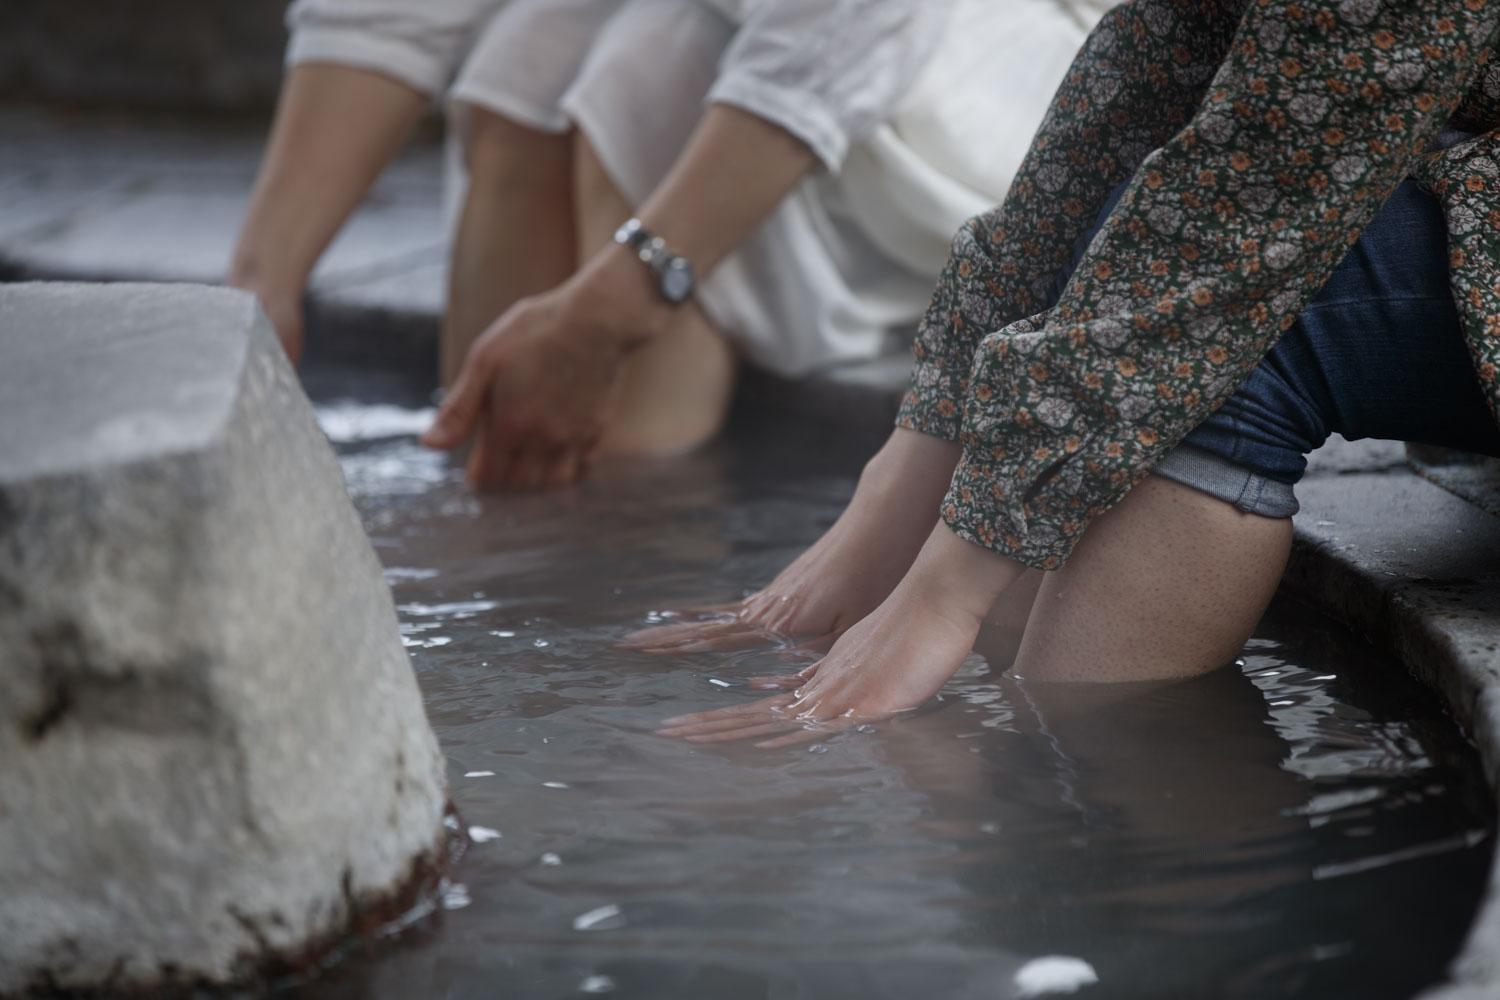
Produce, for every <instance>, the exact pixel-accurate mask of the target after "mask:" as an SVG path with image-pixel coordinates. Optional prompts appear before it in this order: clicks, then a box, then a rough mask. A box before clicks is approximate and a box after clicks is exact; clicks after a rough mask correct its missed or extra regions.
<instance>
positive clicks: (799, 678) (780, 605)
mask: <svg viewBox="0 0 1500 1000" xmlns="http://www.w3.org/2000/svg"><path fill="white" fill-rule="evenodd" d="M826 540H827V537H826V536H825V541H826ZM819 544H820V545H822V544H823V543H822V542H820V543H819ZM817 548H818V547H817V546H815V547H814V550H810V551H809V553H808V555H809V556H812V555H814V553H815V552H816V550H817ZM804 558H805V559H806V557H804ZM830 558H831V555H830V552H827V551H825V552H823V553H819V554H817V555H816V556H815V558H813V559H808V560H807V561H806V563H805V564H804V565H802V566H799V565H798V564H797V563H794V564H793V565H792V566H791V567H789V568H788V571H787V572H786V573H784V574H783V575H782V577H778V578H777V580H776V581H774V582H773V583H772V584H771V586H770V587H768V588H767V589H766V590H764V591H762V592H760V593H759V594H756V595H755V596H753V597H751V598H750V599H748V600H747V601H746V602H744V604H743V605H742V606H741V608H740V610H739V612H738V613H737V614H736V615H735V617H734V619H733V620H731V621H709V622H698V623H688V624H683V625H672V626H665V627H663V628H659V629H648V630H646V631H643V632H638V633H636V634H635V635H633V636H631V637H629V638H628V639H627V640H626V642H625V645H626V646H627V647H629V648H635V649H639V650H644V651H652V652H695V651H698V650H704V649H724V648H737V647H740V646H743V645H748V644H751V642H752V641H753V640H754V639H757V638H759V639H760V640H762V641H763V640H764V639H765V638H767V637H769V636H770V635H773V634H777V633H778V630H777V629H776V628H775V627H773V625H772V624H771V623H776V622H779V623H783V624H784V625H785V627H786V628H787V629H788V632H790V633H791V634H797V633H798V632H800V633H801V634H804V635H805V634H807V633H808V632H809V631H810V632H818V631H821V630H822V629H823V628H832V629H834V630H835V631H834V632H827V633H824V634H822V635H821V636H819V637H818V638H817V640H816V641H817V642H818V643H821V642H831V648H830V649H829V650H828V653H827V655H825V656H824V657H823V658H822V659H820V660H818V661H817V662H816V663H814V664H812V665H811V666H809V667H807V668H806V669H804V670H802V671H800V672H798V673H795V674H791V675H789V676H786V677H762V678H756V679H754V680H752V681H751V686H752V687H759V688H762V689H776V690H780V691H782V692H783V693H780V694H776V695H772V696H770V697H767V698H763V699H761V700H759V701H755V702H751V703H748V704H744V705H737V706H733V707H730V708H722V709H717V710H714V711H710V712H699V713H694V714H692V715H684V716H678V717H677V718H673V719H668V720H666V721H665V722H664V723H663V724H662V728H661V729H660V730H659V732H660V733H661V734H662V735H664V736H671V737H677V738H681V739H685V740H687V741H689V742H692V743H722V742H730V741H738V740H748V739H754V740H757V741H758V742H757V743H756V744H755V745H756V746H757V747H761V748H766V749H771V748H777V747H785V746H792V745H795V744H799V743H808V742H813V741H816V740H822V739H826V738H828V737H829V736H830V735H833V734H834V733H837V732H841V731H843V730H845V729H848V728H851V727H853V726H857V725H861V724H864V723H868V722H873V721H878V720H880V719H885V718H889V717H891V716H893V715H895V714H897V713H899V712H903V711H906V710H909V709H913V708H916V707H917V706H919V705H920V704H921V703H922V702H924V701H926V700H927V699H928V698H931V697H932V696H933V695H934V694H936V693H937V692H938V690H939V689H940V688H941V687H942V686H943V685H944V684H945V683H946V682H947V681H948V679H949V678H950V677H952V676H953V674H954V673H955V672H956V671H957V670H958V668H959V666H960V665H961V664H962V663H963V660H964V658H965V657H966V656H967V655H968V654H969V651H970V650H971V649H972V648H973V645H974V640H975V637H976V636H977V635H978V633H979V628H980V625H981V624H982V623H983V621H984V617H985V614H986V613H987V612H988V610H989V607H990V605H991V604H993V602H994V600H995V598H997V597H998V596H999V594H1000V592H1001V591H1002V590H1004V588H1005V587H1006V586H1008V585H1009V584H1010V583H1011V582H1012V581H1014V580H1015V578H1016V577H1017V576H1019V575H1020V572H1021V567H1020V566H1019V565H1018V564H1016V563H1014V562H1012V561H1010V560H1007V559H1005V558H1003V557H1001V556H997V555H995V554H993V553H991V552H988V551H986V550H984V549H982V548H980V547H979V546H977V545H973V544H970V543H969V542H966V541H964V540H962V539H960V538H958V537H957V536H956V535H954V534H953V533H952V532H951V531H949V530H948V528H947V526H946V525H944V524H942V523H941V522H939V523H938V525H937V527H936V528H934V529H933V531H932V533H931V535H930V536H928V538H927V541H926V544H924V545H923V546H922V550H921V552H920V554H919V555H918V556H917V558H916V560H915V562H914V563H913V564H912V566H911V569H910V570H909V571H908V572H907V573H906V574H905V575H904V576H903V577H902V578H901V580H900V582H899V583H898V584H897V585H896V586H895V588H894V589H893V590H891V591H890V593H889V595H888V596H886V597H885V598H884V600H882V601H880V602H879V604H878V606H876V607H875V608H874V609H873V610H872V611H870V612H869V613H868V614H866V615H864V616H863V617H861V618H860V619H859V620H858V621H857V622H856V623H854V624H853V625H852V626H851V627H848V628H847V631H842V634H837V635H836V633H837V631H838V622H839V620H840V617H839V612H838V611H834V610H833V609H834V607H835V606H837V605H840V604H842V606H843V608H844V609H845V610H844V612H843V613H844V614H848V613H849V612H848V610H847V609H849V608H852V607H855V606H857V604H858V603H859V602H860V601H861V600H863V599H867V598H868V592H867V591H862V590H861V584H862V582H863V581H862V579H860V578H858V577H855V578H849V577H844V578H841V579H834V580H830V581H829V582H830V583H831V584H832V586H831V587H829V588H827V590H825V591H822V592H818V591H816V590H809V589H807V584H808V583H809V582H810V581H811V580H812V579H814V574H813V570H814V567H815V566H816V565H817V564H818V563H820V562H821V563H824V564H825V565H826V563H827V561H828V560H829V559H830ZM798 562H799V563H802V562H803V560H799V561H798ZM783 578H785V579H783ZM830 614H832V617H831V618H830ZM788 632H781V633H780V634H788ZM835 635H836V638H835ZM803 648H807V647H803Z"/></svg>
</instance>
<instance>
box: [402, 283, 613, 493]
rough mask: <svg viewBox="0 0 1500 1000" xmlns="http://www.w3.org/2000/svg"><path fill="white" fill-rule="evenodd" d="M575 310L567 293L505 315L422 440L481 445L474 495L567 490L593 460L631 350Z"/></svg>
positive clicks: (472, 471) (472, 466) (475, 452)
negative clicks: (479, 492)
mask: <svg viewBox="0 0 1500 1000" xmlns="http://www.w3.org/2000/svg"><path fill="white" fill-rule="evenodd" d="M572 303H573V300H572V298H571V296H570V294H569V289H568V288H567V286H564V287H563V288H560V289H557V290H554V291H552V292H549V293H547V294H545V295H540V296H535V297H533V298H529V299H523V300H522V301H521V302H518V303H517V304H516V305H515V306H513V307H511V308H510V309H509V310H508V311H506V313H505V314H504V315H502V316H501V317H500V319H498V320H497V321H496V322H495V323H493V324H492V325H491V326H490V328H489V329H488V330H487V331H485V333H484V334H483V335H482V336H481V337H480V338H479V340H477V341H476V342H475V343H474V346H473V347H472V348H471V349H470V351H469V354H468V357H467V358H465V359H464V365H463V369H462V371H461V372H460V373H459V376H458V379H457V380H456V381H455V382H454V384H453V387H452V389H450V390H449V391H448V393H447V395H446V396H445V397H444V399H443V403H442V406H441V407H440V408H439V410H438V414H437V419H436V420H435V421H434V423H433V425H432V427H430V428H429V429H428V431H427V433H425V434H424V435H423V436H422V443H423V444H425V445H427V446H428V447H429V448H437V449H444V450H446V449H450V448H456V447H458V446H459V445H461V444H463V443H464V442H465V441H467V440H469V439H470V438H471V437H472V438H474V447H473V449H472V451H471V452H470V456H469V464H468V478H469V481H470V483H472V484H473V485H474V486H475V487H477V488H480V489H519V490H525V489H536V488H544V487H554V486H565V485H567V484H569V483H572V482H574V481H575V480H577V479H578V478H579V477H580V476H581V475H582V473H583V470H584V467H585V465H586V464H587V463H588V461H589V459H590V458H591V457H592V455H593V452H594V450H595V448H596V446H597V444H598V442H599V438H600V436H601V434H602V433H603V431H604V426H605V420H606V417H607V414H608V412H609V407H610V403H611V399H612V396H613V393H614V391H615V389H616V385H617V382H618V380H619V376H620V373H621V369H622V365H623V362H624V359H625V355H626V353H627V351H628V346H627V345H626V344H625V343H623V342H622V341H621V340H620V339H618V338H616V337H613V336H610V335H609V333H608V331H605V330H601V329H599V328H597V327H594V326H593V325H592V324H591V323H590V322H589V320H588V318H587V317H580V316H579V315H578V314H577V313H575V312H573V311H572V310H571V306H572Z"/></svg>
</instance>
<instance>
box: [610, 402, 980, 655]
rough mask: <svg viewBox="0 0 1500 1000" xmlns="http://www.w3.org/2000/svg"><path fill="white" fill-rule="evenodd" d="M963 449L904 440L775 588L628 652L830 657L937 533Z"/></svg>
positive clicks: (650, 633)
mask: <svg viewBox="0 0 1500 1000" xmlns="http://www.w3.org/2000/svg"><path fill="white" fill-rule="evenodd" d="M958 452H959V449H958V446H957V445H955V444H951V443H949V442H947V441H942V440H939V439H938V438H933V437H928V436H927V435H925V434H918V433H916V432H914V431H908V430H897V431H896V432H895V433H894V434H893V435H892V436H891V438H890V440H889V441H888V442H886V445H885V447H883V448H882V449H881V450H880V453H879V454H878V455H876V456H875V458H874V459H872V460H871V461H870V463H869V465H867V466H866V467H865V472H864V475H862V476H861V477H860V482H859V488H858V489H857V490H855V493H854V499H853V500H851V501H850V503H849V506H848V508H846V509H845V510H844V513H843V514H842V515H840V516H839V519H838V521H837V522H836V523H835V524H834V526H833V527H832V528H830V529H828V532H827V533H826V534H824V535H823V537H822V538H820V539H818V541H817V542H816V543H814V544H813V546H812V547H811V548H810V549H808V550H807V551H806V552H804V553H802V555H800V556H798V557H797V559H796V561H794V562H793V563H792V564H791V565H790V566H788V567H787V568H786V569H784V570H782V571H781V573H780V574H778V575H777V577H776V579H775V580H773V581H771V583H770V585H769V586H767V587H765V588H764V589H762V590H760V591H759V592H757V593H755V594H753V595H751V596H750V597H748V598H746V599H745V600H744V601H741V602H740V603H739V604H735V605H730V606H727V607H720V608H703V609H698V610H696V611H691V612H687V614H690V615H696V616H698V617H697V619H696V620H693V621H685V622H681V623H677V624H672V625H663V626H657V627H654V628H649V629H643V630H641V631H639V632H636V633H634V634H632V635H630V636H627V637H626V638H625V639H624V641H623V642H622V643H621V645H622V646H623V647H624V648H626V649H632V650H638V651H642V652H650V653H667V654H671V653H697V652H704V651H708V650H730V649H745V648H749V647H752V646H758V645H762V644H764V643H767V642H769V641H774V640H776V639H777V638H778V637H780V638H787V639H790V638H795V639H799V640H801V641H802V642H803V644H804V646H805V647H806V648H811V649H827V648H828V646H829V645H830V644H831V643H832V642H833V640H834V639H836V638H837V637H838V636H839V635H841V634H843V633H844V632H845V630H847V629H849V628H850V627H851V626H853V625H854V624H855V623H856V622H858V621H859V620H860V619H862V618H864V617H865V616H866V615H868V614H870V612H872V611H874V610H875V608H876V607H878V606H879V605H880V602H881V601H883V600H885V599H886V597H887V596H888V595H889V594H890V593H891V591H892V590H893V589H895V587H896V584H897V583H899V582H900V580H901V577H902V574H904V573H905V572H906V571H907V569H908V568H910V567H911V564H912V560H913V559H915V558H916V555H917V553H918V552H919V551H920V550H921V548H922V543H923V541H924V540H925V539H926V538H927V535H928V532H930V531H931V529H932V521H933V517H934V513H935V511H936V510H937V507H938V504H939V502H940V501H941V500H942V497H943V493H944V491H945V490H946V489H947V486H948V480H949V478H950V477H951V476H952V475H953V467H954V465H955V463H956V462H957V460H958Z"/></svg>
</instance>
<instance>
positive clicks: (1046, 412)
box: [943, 0, 1497, 569]
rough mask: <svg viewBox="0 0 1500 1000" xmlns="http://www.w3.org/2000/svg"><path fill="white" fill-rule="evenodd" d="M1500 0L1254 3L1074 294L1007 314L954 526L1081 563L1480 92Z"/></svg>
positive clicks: (970, 430)
mask: <svg viewBox="0 0 1500 1000" xmlns="http://www.w3.org/2000/svg"><path fill="white" fill-rule="evenodd" d="M1496 6H1497V4H1495V3H1492V2H1489V0H1441V2H1440V0H1413V2H1408V3H1401V4H1393V3H1382V2H1379V0H1300V2H1292V0H1254V2H1252V3H1250V4H1248V5H1247V6H1246V9H1245V13H1244V16H1243V18H1242V19H1241V20H1240V22H1239V24H1238V27H1237V30H1236V32H1235V34H1234V37H1233V39H1232V42H1231V43H1230V45H1229V48H1228V54H1227V55H1226V56H1225V58H1224V61H1223V65H1222V66H1221V67H1220V68H1219V70H1218V73H1217V75H1216V76H1215V78H1214V79H1213V81H1212V83H1211V84H1210V86H1209V88H1208V92H1207V95H1206V96H1205V98H1204V99H1203V101H1202V104H1201V106H1200V107H1199V108H1198V109H1197V111H1196V113H1195V114H1194V115H1193V117H1192V120H1191V121H1190V122H1189V123H1188V124H1187V126H1186V127H1184V128H1183V129H1182V130H1181V131H1179V132H1178V133H1177V134H1176V135H1175V136H1173V137H1172V138H1171V139H1170V140H1168V141H1167V142H1166V143H1165V144H1164V145H1162V146H1161V147H1160V148H1159V149H1156V150H1155V151H1153V152H1152V153H1151V154H1150V155H1149V156H1147V157H1146V159H1145V161H1144V162H1143V163H1142V165H1141V166H1140V168H1139V169H1138V170H1137V172H1136V173H1135V176H1134V179H1133V180H1132V181H1131V183H1130V186H1129V187H1128V188H1127V190H1126V192H1125V194H1124V196H1123V198H1122V199H1121V200H1120V202H1119V204H1118V206H1117V207H1116V208H1115V210H1114V211H1113V212H1112V213H1111V215H1110V217H1109V219H1108V220H1107V221H1106V223H1105V225H1104V227H1103V229H1102V230H1101V231H1100V232H1099V234H1098V235H1097V236H1096V237H1095V238H1094V240H1093V242H1092V243H1091V244H1090V246H1089V248H1088V251H1087V253H1086V254H1085V255H1084V257H1083V260H1082V263H1081V264H1080V266H1079V268H1078V270H1077V271H1076V272H1075V274H1074V276H1073V278H1072V279H1071V281H1070V282H1069V284H1068V286H1067V288H1066V289H1065V290H1064V292H1063V295H1062V298H1061V300H1060V301H1059V303H1058V305H1057V307H1056V308H1055V310H1053V311H1052V312H1050V313H1049V314H1047V315H1045V316H1043V317H1039V318H1038V317H1034V318H1031V319H1021V320H1019V321H1015V322H1012V323H1011V324H1010V325H1009V326H1008V327H1006V328H1004V329H996V327H995V326H993V325H991V326H990V330H994V331H995V332H990V333H988V334H987V335H986V336H985V337H984V339H983V341H982V342H981V344H980V346H979V349H978V351H977V352H976V353H975V355H974V358H973V366H972V368H971V371H970V377H969V385H968V392H967V396H966V397H965V401H964V406H963V417H962V419H963V425H962V434H961V441H962V443H963V446H964V451H963V458H962V460H961V461H960V463H959V468H958V471H957V472H956V473H955V475H954V479H953V484H952V487H951V489H950V491H949V494H948V497H947V499H946V500H945V502H944V505H943V517H944V520H945V521H946V522H947V523H948V525H949V527H950V528H952V529H953V530H954V531H955V532H956V533H957V534H959V535H960V536H962V537H964V538H967V539H969V540H971V541H975V542H978V543H980V544H982V545H985V546H987V547H989V548H992V549H994V550H996V551H998V552H1001V553H1003V554H1006V555H1009V556H1011V557H1013V558H1016V559H1018V560H1020V561H1021V562H1023V563H1026V564H1027V565H1030V566H1035V567H1039V568H1044V569H1050V568H1055V567H1057V566H1059V565H1061V564H1062V563H1063V562H1064V561H1065V560H1066V558H1067V556H1068V554H1069V553H1070V552H1071V551H1072V548H1073V546H1074V544H1075V543H1076V542H1077V540H1078V538H1079V537H1080V536H1081V535H1082V533H1083V531H1084V529H1085V527H1086V526H1087V525H1088V524H1089V522H1090V521H1091V520H1092V519H1093V518H1094V517H1096V516H1098V515H1099V514H1101V513H1103V512H1104V511H1105V510H1107V509H1108V508H1109V507H1111V506H1112V505H1114V504H1115V503H1117V502H1118V501H1119V500H1120V499H1121V498H1122V497H1123V496H1124V495H1125V493H1126V492H1127V491H1128V490H1129V489H1130V487H1131V485H1132V484H1133V483H1135V482H1136V481H1137V480H1138V479H1140V478H1141V477H1142V476H1144V475H1145V474H1146V473H1147V472H1149V471H1150V469H1151V467H1152V466H1153V465H1154V464H1155V463H1156V462H1157V461H1158V460H1159V459H1160V458H1161V457H1162V455H1164V454H1165V453H1166V451H1168V450H1169V449H1170V448H1172V447H1173V446H1175V445H1176V444H1177V442H1179V441H1180V440H1181V439H1182V438H1183V437H1185V436H1186V435H1187V434H1188V433H1189V432H1190V431H1191V430H1192V429H1193V427H1195V426H1196V425H1197V424H1198V423H1200V422H1201V421H1202V420H1203V419H1204V418H1205V417H1207V416H1208V415H1209V413H1211V412H1212V411H1213V410H1214V408H1215V407H1217V406H1218V405H1219V404H1220V403H1221V402H1223V400H1224V399H1226V398H1227V397H1228V396H1229V395H1230V394H1231V393H1232V392H1233V391H1234V390H1235V388H1236V387H1237V386H1238V385H1239V384H1240V382H1241V381H1243V379H1244V378H1245V377H1246V376H1247V375H1248V374H1249V372H1250V371H1251V370H1252V369H1253V368H1254V367H1255V365H1256V364H1258V363H1259V362H1260V360H1261V358H1262V357H1263V356H1264V355H1265V352H1266V351H1267V350H1269V349H1270V347H1271V346H1272V344H1274V343H1275V341H1276V339H1277V337H1278V336H1279V335H1280V333H1281V332H1282V331H1284V330H1285V329H1287V328H1288V327H1289V326H1291V325H1292V323H1294V322H1295V321H1296V317H1297V315H1298V313H1300V312H1301V310H1302V307H1303V305H1304V304H1305V303H1306V302H1307V300H1308V299H1309V298H1310V297H1311V296H1312V295H1313V294H1314V293H1315V292H1316V291H1317V290H1318V288H1320V287H1321V286H1322V284H1323V282H1324V281H1325V280H1327V277H1328V275H1329V274H1330V273H1331V272H1332V270H1333V268H1334V267H1335V266H1336V265H1337V264H1338V262H1339V261H1340V260H1341V259H1342V257H1343V256H1344V254H1345V253H1346V251H1347V249H1348V247H1349V245H1350V244H1351V243H1352V242H1353V241H1354V240H1355V239H1356V238H1357V237H1358V235H1359V233H1360V231H1361V230H1362V229H1363V228H1364V227H1365V225H1366V224H1367V223H1368V222H1369V221H1370V219H1371V218H1372V217H1373V216H1374V214H1375V212H1376V211H1377V210H1378V209H1379V207H1380V206H1381V205H1382V204H1383V203H1384V202H1385V200H1386V198H1387V197H1388V196H1389V194H1390V192H1391V191H1392V190H1393V189H1394V188H1395V187H1396V185H1397V184H1398V183H1400V182H1401V180H1402V179H1403V178H1404V177H1405V176H1406V175H1407V173H1408V172H1409V171H1410V169H1411V168H1412V167H1413V166H1414V164H1415V163H1416V161H1417V159H1418V158H1419V156H1420V155H1421V154H1422V152H1423V151H1424V150H1425V149H1426V148H1427V147H1428V145H1429V144H1430V142H1431V140H1432V139H1433V137H1434V136H1435V135H1436V133H1437V131H1438V130H1439V129H1440V128H1441V127H1442V126H1443V124H1444V123H1445V122H1446V121H1447V119H1448V117H1449V114H1450V113H1451V112H1452V111H1453V109H1454V107H1455V106H1456V105H1457V104H1458V103H1459V101H1460V99H1461V98H1462V97H1463V96H1464V93H1465V90H1466V89H1467V87H1468V85H1469V83H1470V82H1471V81H1472V80H1473V79H1474V77H1475V74H1476V72H1477V71H1478V69H1479V68H1480V67H1481V66H1482V65H1483V63H1484V61H1485V58H1486V57H1487V55H1488V51H1489V48H1490V45H1491V43H1492V41H1493V39H1494V35H1495V31H1496V20H1497V18H1496V9H1495V8H1496ZM1103 141H1104V143H1105V144H1106V145H1110V146H1115V145H1117V143H1116V142H1115V141H1114V140H1113V139H1112V137H1111V136H1108V135H1106V136H1105V137H1103ZM1079 155H1087V154H1086V152H1080V153H1079Z"/></svg>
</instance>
